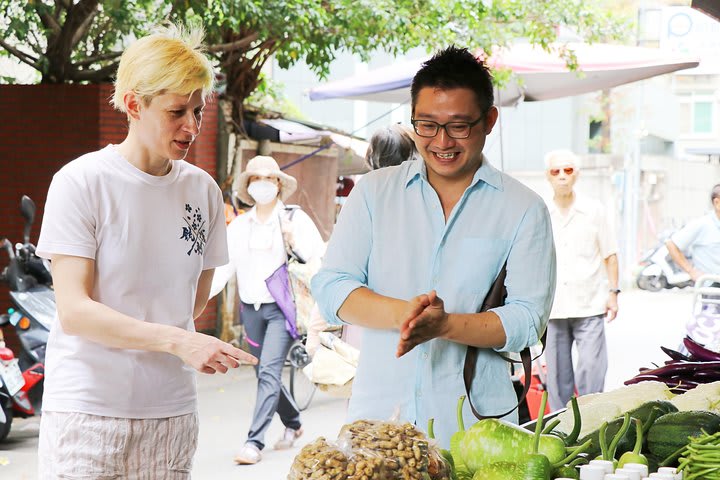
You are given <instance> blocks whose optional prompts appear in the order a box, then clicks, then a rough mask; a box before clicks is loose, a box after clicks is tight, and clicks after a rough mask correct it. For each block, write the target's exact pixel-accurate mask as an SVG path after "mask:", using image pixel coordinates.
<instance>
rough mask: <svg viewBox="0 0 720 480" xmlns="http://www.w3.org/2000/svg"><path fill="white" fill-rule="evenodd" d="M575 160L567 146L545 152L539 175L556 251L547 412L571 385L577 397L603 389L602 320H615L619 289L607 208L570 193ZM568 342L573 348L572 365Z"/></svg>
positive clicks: (575, 173)
mask: <svg viewBox="0 0 720 480" xmlns="http://www.w3.org/2000/svg"><path fill="white" fill-rule="evenodd" d="M578 163H579V162H578V158H577V156H576V155H575V154H574V153H573V152H571V151H569V150H554V151H551V152H548V153H547V154H546V155H545V167H546V169H545V175H546V178H547V179H548V182H550V186H551V187H552V189H553V194H554V195H553V198H552V200H550V201H548V210H549V211H550V218H551V219H552V227H553V237H554V239H555V250H556V252H557V286H556V289H555V301H554V302H553V306H552V310H551V312H550V322H549V323H548V330H547V345H546V350H545V359H546V361H547V369H548V395H549V400H550V407H551V408H552V409H553V410H557V409H559V408H562V407H564V406H565V405H566V404H567V402H568V401H570V398H571V397H572V395H573V392H574V390H575V388H577V391H578V393H579V394H580V395H586V394H588V393H596V392H602V391H603V388H604V385H605V374H606V373H607V367H608V354H607V345H606V341H605V321H606V320H607V321H608V322H611V321H613V320H614V319H615V317H616V315H617V312H618V301H617V296H618V293H620V290H619V289H618V260H617V241H616V239H615V229H614V228H613V226H612V223H611V221H610V215H609V213H610V212H609V211H608V209H607V207H606V206H605V205H603V204H602V203H600V202H599V201H597V200H595V199H591V198H587V197H585V196H583V195H578V193H577V192H576V191H575V182H576V181H577V179H578V175H579V174H580V171H579V165H578ZM573 343H575V345H576V347H577V351H578V359H577V363H576V364H575V365H574V366H573V361H572V355H571V351H572V345H573Z"/></svg>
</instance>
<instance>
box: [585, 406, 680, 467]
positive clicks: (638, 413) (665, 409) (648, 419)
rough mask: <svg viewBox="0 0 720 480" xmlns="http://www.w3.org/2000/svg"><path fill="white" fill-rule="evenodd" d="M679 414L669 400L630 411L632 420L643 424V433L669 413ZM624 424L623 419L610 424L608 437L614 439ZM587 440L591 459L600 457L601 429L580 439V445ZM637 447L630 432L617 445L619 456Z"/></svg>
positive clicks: (633, 432) (617, 419)
mask: <svg viewBox="0 0 720 480" xmlns="http://www.w3.org/2000/svg"><path fill="white" fill-rule="evenodd" d="M653 412H654V413H653ZM672 412H677V407H676V406H675V405H673V404H672V403H670V402H668V401H667V400H653V401H651V402H645V403H643V404H642V405H640V406H639V407H637V408H635V409H633V410H630V411H629V412H628V413H630V418H637V419H638V420H640V421H641V422H642V424H643V431H647V428H648V427H649V426H650V425H652V423H653V421H654V420H655V419H657V418H658V417H662V416H663V415H666V414H668V413H672ZM622 424H623V417H619V418H616V419H615V420H613V421H611V422H608V426H607V431H606V435H607V437H608V438H613V437H615V435H617V433H618V432H619V431H620V427H622ZM587 440H592V445H591V447H590V449H589V450H588V452H587V453H588V455H589V456H590V458H595V457H596V456H598V455H600V429H597V430H595V431H594V432H592V433H589V434H587V435H585V437H583V438H581V439H580V442H579V443H584V442H585V441H587ZM634 446H635V430H634V429H630V431H628V432H627V434H625V436H623V438H621V439H620V441H619V442H618V445H617V454H618V456H619V455H622V454H623V453H625V452H630V451H632V450H633V447H634Z"/></svg>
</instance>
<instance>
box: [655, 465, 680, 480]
mask: <svg viewBox="0 0 720 480" xmlns="http://www.w3.org/2000/svg"><path fill="white" fill-rule="evenodd" d="M657 473H671V474H672V475H673V476H674V478H675V480H682V478H683V472H678V471H677V468H675V467H660V468H658V471H657Z"/></svg>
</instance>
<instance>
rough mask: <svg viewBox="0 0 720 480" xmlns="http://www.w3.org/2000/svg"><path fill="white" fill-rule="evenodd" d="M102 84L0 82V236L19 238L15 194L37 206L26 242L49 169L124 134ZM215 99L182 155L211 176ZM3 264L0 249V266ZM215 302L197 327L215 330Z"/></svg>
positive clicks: (2, 304)
mask: <svg viewBox="0 0 720 480" xmlns="http://www.w3.org/2000/svg"><path fill="white" fill-rule="evenodd" d="M111 95H112V86H111V85H108V84H105V85H0V111H2V112H3V122H2V128H0V167H1V168H2V174H0V238H3V237H7V238H9V239H10V240H11V241H12V242H13V243H15V242H18V241H21V237H22V229H23V220H22V218H21V217H20V211H19V208H20V197H21V196H22V195H24V194H25V195H29V196H30V197H31V198H32V199H33V200H34V201H35V204H36V205H37V207H38V210H37V216H36V220H35V224H34V225H33V229H32V233H31V241H32V242H33V243H36V242H37V238H38V235H39V233H40V224H41V221H42V213H43V206H44V204H45V197H46V194H47V189H48V186H49V185H50V180H51V179H52V176H53V174H54V173H55V172H56V171H57V170H59V169H60V167H62V166H63V165H64V164H65V163H67V162H69V161H70V160H72V159H74V158H76V157H78V156H80V155H82V154H84V153H87V152H90V151H93V150H98V149H100V148H102V147H104V146H105V145H107V144H108V143H119V142H121V141H122V140H123V139H124V138H125V135H126V133H127V122H126V119H125V116H124V115H123V114H120V113H118V112H116V111H115V110H113V109H112V107H111V106H110V104H109V102H108V100H109V99H110V96H111ZM217 122H218V116H217V103H216V102H215V101H214V100H211V101H210V102H209V103H208V106H207V108H206V110H205V115H204V119H203V129H202V134H201V135H200V136H199V137H198V140H196V142H195V144H194V145H193V147H192V149H191V151H190V153H189V155H188V158H187V160H188V161H189V162H190V163H194V164H196V165H198V166H199V167H201V168H203V169H204V170H206V171H207V172H208V173H210V175H212V176H213V177H215V174H216V163H217V132H218V125H217ZM6 264H7V259H6V258H5V254H4V253H0V267H4V266H5V265H6ZM8 298H9V297H8V293H7V288H6V287H5V286H4V285H0V311H2V312H4V311H5V310H7V308H8V307H10V306H11V305H10V302H9V300H8ZM216 308H217V307H216V304H215V301H214V300H213V301H211V303H210V304H209V305H208V307H207V308H206V309H205V312H204V313H203V315H202V316H201V317H200V318H199V319H198V320H197V322H196V327H197V328H198V330H210V331H213V332H214V331H215V328H216V317H217V314H216ZM6 333H8V332H7V329H6Z"/></svg>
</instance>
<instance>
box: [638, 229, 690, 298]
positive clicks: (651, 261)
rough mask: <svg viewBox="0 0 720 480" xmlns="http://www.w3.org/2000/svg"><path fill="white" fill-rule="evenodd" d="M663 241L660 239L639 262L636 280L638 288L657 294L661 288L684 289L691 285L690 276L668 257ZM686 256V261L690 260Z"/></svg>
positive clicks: (668, 253)
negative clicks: (639, 267) (639, 266)
mask: <svg viewBox="0 0 720 480" xmlns="http://www.w3.org/2000/svg"><path fill="white" fill-rule="evenodd" d="M667 238H670V237H669V236H668V237H667ZM665 240H666V238H663V239H661V240H660V243H658V245H656V246H655V247H654V248H653V249H652V250H650V251H649V252H648V253H647V254H646V255H645V258H643V260H642V262H640V265H641V267H642V269H641V270H640V272H639V273H638V276H637V279H636V284H637V286H638V288H641V289H643V290H648V291H651V292H659V291H660V290H662V289H663V288H673V287H677V288H685V287H689V286H692V285H693V281H692V280H691V279H690V275H688V274H687V272H685V271H684V270H683V269H682V268H680V266H679V265H678V264H676V263H675V262H674V261H673V259H672V258H671V257H670V252H668V249H667V247H666V246H665ZM686 256H687V257H688V259H689V258H692V257H690V256H689V255H686Z"/></svg>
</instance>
